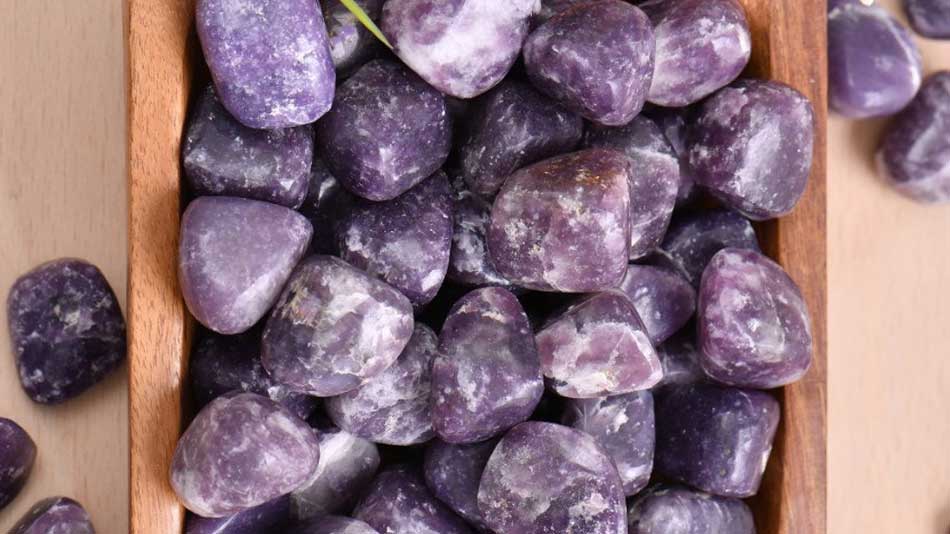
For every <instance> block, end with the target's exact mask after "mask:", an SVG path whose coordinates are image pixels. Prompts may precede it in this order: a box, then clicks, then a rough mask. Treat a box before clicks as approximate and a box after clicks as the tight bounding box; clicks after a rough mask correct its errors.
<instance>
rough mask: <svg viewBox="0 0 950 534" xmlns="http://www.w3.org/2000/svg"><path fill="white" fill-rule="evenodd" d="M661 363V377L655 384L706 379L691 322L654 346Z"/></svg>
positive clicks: (692, 382)
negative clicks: (660, 343)
mask: <svg viewBox="0 0 950 534" xmlns="http://www.w3.org/2000/svg"><path fill="white" fill-rule="evenodd" d="M656 353H657V355H658V356H659V357H660V363H661V364H662V365H663V379H662V380H660V382H659V383H658V384H657V386H665V385H668V384H695V383H697V382H705V381H706V380H707V378H706V373H705V371H703V368H702V367H701V366H700V365H699V360H700V358H701V357H702V355H701V354H700V352H699V348H698V347H697V346H696V328H695V326H693V325H692V324H688V325H686V326H685V327H684V328H683V330H681V331H680V332H678V333H677V334H675V335H674V336H673V337H671V338H670V339H667V340H666V341H665V342H664V343H663V344H662V345H660V346H658V347H657V348H656Z"/></svg>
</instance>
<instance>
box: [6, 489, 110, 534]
mask: <svg viewBox="0 0 950 534" xmlns="http://www.w3.org/2000/svg"><path fill="white" fill-rule="evenodd" d="M95 532H96V529H95V528H93V526H92V520H91V519H90V518H89V514H88V513H87V512H86V510H85V509H84V508H83V507H82V505H81V504H79V503H78V502H76V501H74V500H72V499H69V498H67V497H50V498H48V499H43V500H42V501H40V502H38V503H36V504H34V505H33V507H32V508H30V509H29V511H27V512H26V515H24V516H23V517H21V518H20V520H19V521H17V522H16V524H15V525H13V528H11V529H10V532H9V534H95Z"/></svg>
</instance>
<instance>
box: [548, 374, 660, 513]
mask: <svg viewBox="0 0 950 534" xmlns="http://www.w3.org/2000/svg"><path fill="white" fill-rule="evenodd" d="M563 422H564V424H565V425H567V426H570V427H573V428H576V429H577V430H581V431H584V432H587V433H588V434H590V435H591V436H593V437H594V439H596V440H597V442H598V443H599V444H600V446H601V447H603V449H604V452H606V453H607V454H608V455H609V456H610V459H611V460H613V462H614V465H616V466H617V472H618V473H619V474H620V481H621V482H622V483H623V491H624V493H625V494H626V495H628V496H630V495H635V494H636V493H637V492H639V491H640V490H642V489H643V488H645V487H646V485H647V482H649V481H650V473H651V472H652V471H653V447H654V444H655V442H656V428H655V424H654V418H653V395H652V394H651V393H650V392H649V391H637V392H634V393H627V394H626V395H615V396H613V397H600V398H596V399H570V400H568V401H567V406H566V408H565V411H564V418H563Z"/></svg>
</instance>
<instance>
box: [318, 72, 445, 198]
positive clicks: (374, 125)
mask: <svg viewBox="0 0 950 534" xmlns="http://www.w3.org/2000/svg"><path fill="white" fill-rule="evenodd" d="M451 122H452V121H451V119H450V118H449V115H448V110H447V108H446V105H445V98H444V97H443V96H442V95H441V94H440V93H439V92H438V91H436V90H435V89H433V88H432V87H430V86H428V85H426V83H425V82H424V81H422V80H421V79H420V78H419V77H418V76H416V75H415V74H413V73H412V72H410V71H409V70H407V69H406V68H405V67H403V66H401V65H399V64H397V63H393V62H391V61H386V60H375V61H371V62H369V63H367V64H365V65H363V66H362V67H361V68H360V69H359V70H358V71H356V73H354V74H353V76H351V77H350V78H349V79H348V80H346V81H345V82H343V84H342V85H341V86H340V87H339V89H338V90H337V94H336V99H335V100H334V101H333V109H331V110H330V112H329V113H327V115H326V117H324V118H323V120H321V121H320V122H319V123H318V124H317V143H316V146H317V151H318V152H319V153H320V155H321V156H322V158H323V160H324V161H325V162H326V164H327V167H328V168H329V169H330V172H331V173H332V174H333V176H335V177H336V178H337V179H338V180H339V181H340V183H341V184H342V185H343V187H346V188H347V189H349V190H350V191H351V192H353V193H355V194H356V195H359V196H361V197H363V198H367V199H369V200H375V201H380V200H391V199H393V198H395V197H397V196H399V195H400V194H402V193H404V192H405V191H407V190H408V189H409V188H411V187H412V186H414V185H416V184H417V183H419V182H421V181H422V180H424V179H426V178H428V177H429V176H431V175H432V173H434V172H435V171H437V170H438V169H439V168H440V167H441V166H442V164H443V163H444V162H445V160H446V158H447V157H448V155H449V149H450V148H451V144H452V124H451Z"/></svg>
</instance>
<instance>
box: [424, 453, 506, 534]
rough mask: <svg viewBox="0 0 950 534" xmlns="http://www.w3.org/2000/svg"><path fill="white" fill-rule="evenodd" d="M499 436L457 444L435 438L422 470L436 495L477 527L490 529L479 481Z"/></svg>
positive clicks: (484, 529)
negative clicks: (482, 507)
mask: <svg viewBox="0 0 950 534" xmlns="http://www.w3.org/2000/svg"><path fill="white" fill-rule="evenodd" d="M497 444H498V440H497V439H492V440H488V441H482V442H480V443H472V444H468V445H455V444H452V443H446V442H444V441H442V440H438V439H437V440H434V441H432V442H431V443H430V444H429V446H428V447H427V448H426V452H425V464H424V466H423V472H424V475H425V480H426V485H427V486H428V487H429V490H430V491H432V493H433V494H434V495H435V496H436V498H437V499H439V500H440V501H442V502H443V503H445V504H446V505H447V506H448V507H449V508H451V509H452V510H453V511H454V512H455V513H457V514H458V515H459V516H461V517H462V519H465V520H466V521H468V523H469V524H470V525H472V526H474V527H476V529H477V530H479V531H481V532H484V531H488V525H486V524H485V522H484V521H483V520H482V513H481V512H480V511H479V510H478V485H479V483H480V482H481V479H482V472H483V471H484V470H485V464H487V463H488V458H489V457H490V456H491V453H492V451H494V450H495V445H497Z"/></svg>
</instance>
